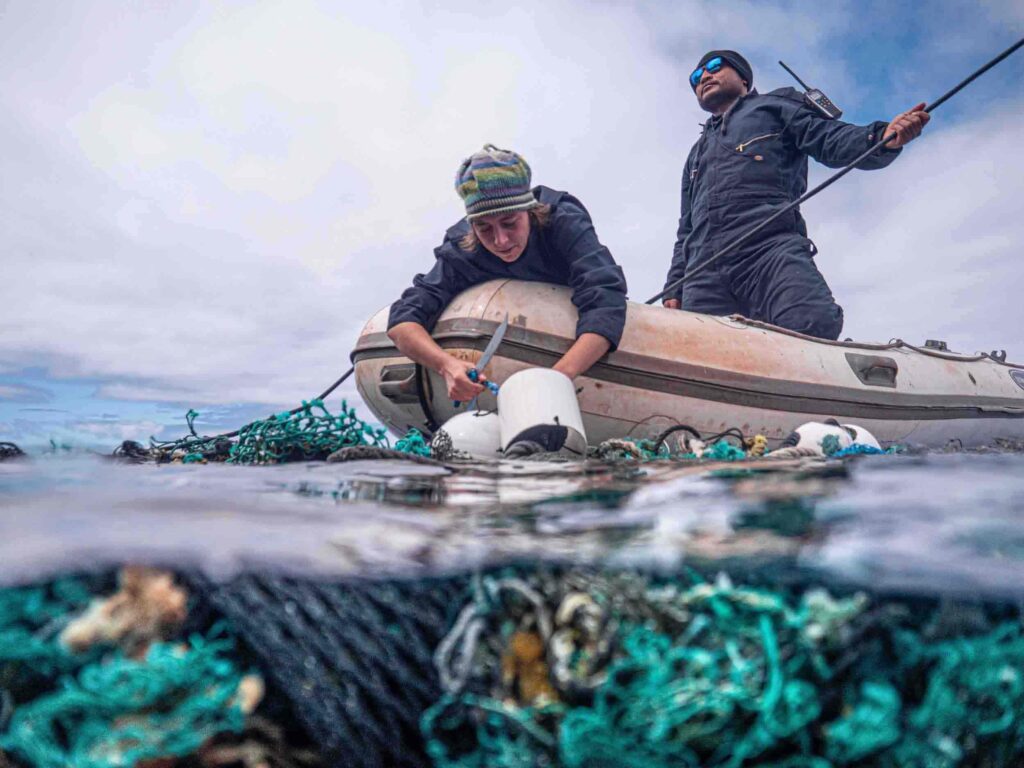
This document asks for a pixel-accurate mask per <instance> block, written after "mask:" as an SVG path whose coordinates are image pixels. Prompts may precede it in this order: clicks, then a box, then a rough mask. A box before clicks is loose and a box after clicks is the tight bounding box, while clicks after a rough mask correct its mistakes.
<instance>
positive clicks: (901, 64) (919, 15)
mask: <svg viewBox="0 0 1024 768" xmlns="http://www.w3.org/2000/svg"><path fill="white" fill-rule="evenodd" d="M998 16H999V14H998V9H997V8H991V9H987V8H986V7H985V6H983V5H980V4H974V3H951V2H944V3H921V2H909V0H905V1H904V2H895V3H894V2H881V1H880V0H872V1H871V2H863V3H859V4H858V6H857V11H856V18H857V21H858V23H856V24H851V25H849V26H848V27H846V28H844V29H842V30H837V32H836V33H835V34H834V35H832V36H831V38H830V39H829V41H828V48H829V49H830V50H833V51H835V54H836V55H837V56H838V57H839V59H840V61H842V62H843V65H844V69H845V70H846V71H847V72H848V73H849V76H850V77H851V79H852V80H854V81H855V82H857V83H858V86H859V87H858V90H857V92H856V93H854V94H849V95H847V94H843V93H835V94H834V96H835V100H836V101H837V102H838V103H843V102H845V104H844V106H846V107H847V109H848V111H849V112H850V113H851V118H854V119H858V120H859V121H861V122H866V121H868V120H870V119H872V118H871V116H872V115H877V116H879V119H888V118H889V117H892V115H894V114H895V113H897V112H900V111H902V110H904V109H906V108H908V107H910V106H913V104H912V102H913V101H914V100H915V99H919V100H921V101H924V102H926V103H930V102H932V101H934V100H935V99H937V98H938V97H939V96H941V95H942V94H943V93H945V92H946V91H947V90H949V89H950V88H952V87H953V86H955V85H956V84H957V83H959V82H960V81H961V80H962V79H963V78H965V77H967V76H968V75H969V74H971V73H972V72H973V71H974V70H976V69H978V68H979V67H981V66H982V65H983V64H985V63H987V62H988V61H989V60H990V59H992V58H994V57H995V56H996V55H997V54H999V53H1001V52H1002V51H1004V50H1005V49H1006V48H1008V47H1010V45H1012V44H1013V43H1015V42H1016V41H1017V40H1019V39H1020V37H1021V36H1022V34H1024V30H1021V29H1011V28H1007V27H1005V26H1004V25H1003V24H1002V23H1001V22H1000V20H999V18H998ZM804 79H807V78H804ZM1022 81H1024V51H1019V52H1017V53H1016V54H1014V55H1013V56H1011V57H1010V58H1009V59H1006V60H1005V61H1003V62H1002V63H1001V64H999V65H998V66H997V67H995V68H994V69H992V70H990V71H989V72H987V73H985V75H983V76H982V77H981V78H979V79H978V80H975V81H974V82H973V83H971V84H970V85H969V86H968V87H967V88H966V89H965V90H963V91H961V92H960V93H959V94H957V95H956V96H955V97H954V98H953V99H952V100H950V101H949V102H947V103H945V104H943V105H942V106H941V107H940V108H939V109H938V110H937V111H936V115H935V116H936V119H937V122H936V123H935V124H933V127H937V126H938V125H939V124H940V122H938V121H941V123H943V124H946V125H952V124H955V123H957V122H960V121H962V120H964V119H967V118H972V117H977V116H978V115H979V114H981V113H984V112H985V111H987V110H990V109H994V108H998V107H1000V106H1004V105H1005V104H1006V103H1007V102H1009V101H1011V100H1019V99H1020V97H1021V90H1020V84H1021V82H1022ZM823 88H824V89H825V90H826V92H827V88H826V87H824V86H823ZM830 95H833V94H830Z"/></svg>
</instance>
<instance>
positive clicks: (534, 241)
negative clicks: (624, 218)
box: [388, 144, 626, 401]
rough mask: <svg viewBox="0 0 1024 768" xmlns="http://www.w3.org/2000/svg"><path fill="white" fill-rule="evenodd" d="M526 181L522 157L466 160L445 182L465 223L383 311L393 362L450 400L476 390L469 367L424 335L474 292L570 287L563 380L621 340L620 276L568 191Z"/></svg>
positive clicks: (497, 154) (488, 155) (507, 154)
mask: <svg viewBox="0 0 1024 768" xmlns="http://www.w3.org/2000/svg"><path fill="white" fill-rule="evenodd" d="M530 175H531V174H530V166H529V165H528V164H527V162H526V160H524V159H523V158H522V156H520V155H519V154H517V153H515V152H512V151H510V150H504V149H498V148H497V147H495V146H494V145H492V144H487V145H485V146H484V148H483V150H481V151H480V152H477V153H475V154H473V155H471V156H470V157H468V158H466V160H464V161H463V162H462V164H461V165H460V166H459V169H458V171H457V173H456V174H455V190H456V192H458V194H459V197H461V198H462V201H463V203H464V204H465V207H466V216H465V218H464V219H462V220H461V221H459V222H458V223H457V224H455V225H454V226H452V227H451V228H450V229H448V231H447V232H446V233H445V237H444V242H443V243H442V244H441V245H440V246H438V247H437V248H435V249H434V257H435V261H434V266H433V268H432V269H430V271H428V272H426V273H425V274H419V275H416V277H415V278H413V282H412V287H410V288H408V289H406V291H405V292H404V293H403V294H402V297H401V298H400V299H399V300H398V301H396V302H395V303H394V304H393V305H392V306H391V315H390V317H389V319H388V336H389V337H390V338H391V340H392V341H394V342H395V344H396V346H397V347H398V349H399V350H400V351H401V352H402V354H404V355H406V356H407V357H409V358H411V359H412V360H414V361H416V362H417V363H419V364H421V365H424V366H426V367H427V368H429V369H431V370H433V371H436V372H437V373H439V374H440V375H441V376H443V377H444V380H445V383H446V384H447V386H448V396H449V397H450V398H451V399H452V400H462V401H465V400H471V399H473V398H474V397H476V396H477V395H478V394H480V392H482V391H483V385H482V384H481V383H477V382H473V381H471V380H470V379H469V376H468V375H467V374H468V372H469V371H470V370H471V369H472V368H473V367H474V366H473V363H470V362H467V361H465V360H459V359H457V358H455V357H453V356H452V355H449V354H448V353H447V352H445V351H444V350H443V349H441V347H439V346H438V345H437V343H436V342H435V341H434V340H433V338H432V337H431V335H430V332H429V330H430V329H431V328H433V326H434V323H436V322H437V318H438V317H440V315H441V313H442V312H443V311H444V309H445V307H447V306H448V304H449V303H450V302H451V300H452V299H453V298H455V296H456V295H457V294H459V293H461V292H462V291H464V290H466V289H467V288H472V287H473V286H474V285H479V284H480V283H484V282H487V281H488V280H496V279H513V280H532V281H537V282H544V283H555V284H557V285H566V286H569V287H570V288H572V290H573V296H572V300H573V304H575V305H576V308H577V309H578V310H579V321H578V322H577V324H576V343H575V344H573V345H572V347H570V349H569V350H568V351H567V352H566V353H565V355H563V356H562V358H561V359H560V360H559V361H558V362H557V363H556V364H555V365H554V369H555V370H557V371H560V372H561V373H564V374H565V375H566V376H568V377H569V378H574V377H575V376H578V375H579V374H581V373H583V372H584V371H586V370H587V369H588V368H590V366H591V365H593V364H594V363H595V362H597V360H598V359H599V358H600V357H601V356H602V355H604V354H605V353H606V352H608V351H609V350H611V349H614V348H615V347H616V346H617V345H618V343H619V338H620V337H621V336H622V327H623V325H624V324H625V321H626V279H625V277H624V276H623V274H622V269H621V268H620V267H619V265H618V264H616V263H615V260H614V259H613V258H612V255H611V253H609V251H608V249H607V248H605V247H604V246H603V245H601V243H600V241H598V239H597V233H596V232H595V231H594V225H593V222H591V220H590V214H588V213H587V210H586V209H585V208H584V207H583V204H582V203H581V202H580V201H579V200H577V199H576V198H575V197H573V196H572V195H570V194H569V193H568V192H558V191H556V190H553V189H549V188H548V187H542V186H537V187H533V188H531V187H530ZM480 373H481V379H480V381H484V380H485V379H484V378H483V376H482V373H483V372H482V371H481V372H480Z"/></svg>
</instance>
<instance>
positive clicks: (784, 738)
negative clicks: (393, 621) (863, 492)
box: [421, 571, 1024, 768]
mask: <svg viewBox="0 0 1024 768" xmlns="http://www.w3.org/2000/svg"><path fill="white" fill-rule="evenodd" d="M930 632H931V630H930V629H929V627H928V626H926V624H925V623H923V622H921V619H920V615H915V612H913V611H906V610H897V609H895V608H894V607H893V605H892V604H876V603H875V602H874V601H871V600H869V599H868V598H867V597H866V596H865V595H863V594H854V595H846V596H833V595H830V594H829V593H828V592H825V591H824V590H821V589H813V590H807V591H803V592H800V591H795V590H790V589H777V588H776V589H767V588H755V587H747V586H734V585H733V584H732V583H731V582H730V581H729V580H728V579H727V578H720V579H719V580H718V581H715V582H707V581H703V580H700V578H699V577H697V576H695V575H691V576H690V577H689V578H688V579H656V578H653V577H648V576H643V575H637V574H627V573H620V574H608V573H597V574H589V575H586V576H584V575H582V574H580V573H574V572H568V573H563V574H561V575H556V574H553V573H545V572H543V571H541V572H535V573H532V574H524V573H522V572H517V571H507V572H504V573H502V574H496V575H491V576H485V577H483V578H481V579H479V580H478V582H477V584H476V585H475V588H474V596H473V599H472V600H471V601H470V603H468V604H467V605H466V606H465V608H464V609H463V611H462V612H461V613H460V614H459V617H458V619H457V620H456V621H455V623H454V625H453V628H452V630H451V632H450V633H449V635H448V636H447V637H446V638H445V640H444V641H443V642H442V644H441V646H440V647H439V649H438V652H437V655H436V657H435V658H436V660H437V664H438V671H439V675H440V679H441V681H442V683H443V685H444V688H445V693H444V695H443V696H442V697H440V698H439V700H438V701H437V702H436V703H435V704H434V705H433V706H432V707H431V708H430V709H429V710H428V711H427V712H426V713H425V714H424V715H423V717H422V720H421V727H422V729H423V732H424V736H425V738H426V739H427V742H428V750H429V753H430V755H431V757H432V759H433V761H434V764H435V765H437V766H440V767H441V768H475V767H477V766H479V767H481V768H482V767H483V766H496V767H497V768H518V767H519V766H527V765H531V766H532V765H551V766H567V767H570V768H577V767H582V766H627V767H633V766H636V768H639V767H640V766H645V767H647V766H651V767H653V768H659V767H662V766H663V767H664V768H669V767H670V766H689V767H692V768H698V766H700V767H702V768H755V767H756V768H781V767H782V766H786V767H787V768H797V766H807V767H808V768H837V767H838V766H855V765H856V766H859V765H880V766H885V767H886V768H888V767H889V766H891V767H892V768H895V767H896V766H908V765H914V766H918V765H920V766H939V767H940V768H946V767H947V766H948V768H954V766H974V765H991V766H1004V765H1005V766H1009V765H1018V764H1020V761H1021V760H1022V759H1024V656H1022V654H1024V639H1022V636H1021V626H1020V619H1019V616H1014V617H1012V618H1006V617H1002V618H1000V617H994V618H993V622H992V624H991V627H990V628H989V629H988V630H987V631H984V632H981V633H978V634H973V635H969V636H961V637H956V638H952V639H941V640H939V639H934V638H932V637H931V636H930Z"/></svg>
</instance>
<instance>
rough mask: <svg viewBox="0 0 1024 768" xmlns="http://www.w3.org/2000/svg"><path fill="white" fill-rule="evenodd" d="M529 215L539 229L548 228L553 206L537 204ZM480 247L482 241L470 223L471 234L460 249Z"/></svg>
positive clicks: (465, 238) (466, 249) (463, 241)
mask: <svg viewBox="0 0 1024 768" xmlns="http://www.w3.org/2000/svg"><path fill="white" fill-rule="evenodd" d="M527 213H529V214H530V221H532V222H533V224H534V225H535V226H538V227H546V226H547V224H548V222H549V221H550V220H551V206H550V205H548V204H547V203H537V204H536V205H535V206H533V208H530V209H528V210H527ZM478 245H480V240H479V239H478V238H477V236H476V231H475V230H474V229H473V224H472V223H470V225H469V232H467V233H466V234H465V235H463V236H462V238H461V239H460V240H459V248H461V249H462V250H464V251H475V250H476V249H477V246H478Z"/></svg>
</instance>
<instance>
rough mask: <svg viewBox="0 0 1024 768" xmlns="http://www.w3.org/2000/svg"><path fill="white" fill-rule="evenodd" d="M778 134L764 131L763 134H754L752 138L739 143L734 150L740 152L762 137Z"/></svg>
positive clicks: (768, 137)
mask: <svg viewBox="0 0 1024 768" xmlns="http://www.w3.org/2000/svg"><path fill="white" fill-rule="evenodd" d="M778 135H779V134H777V133H766V134H765V135H764V136H755V137H754V138H752V139H750V141H744V142H743V143H742V144H740V145H739V146H738V147H736V151H737V152H742V151H743V150H744V149H746V148H747V147H749V146H750V145H751V144H756V143H757V142H759V141H761V140H762V139H774V138H775V137H776V136H778Z"/></svg>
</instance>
